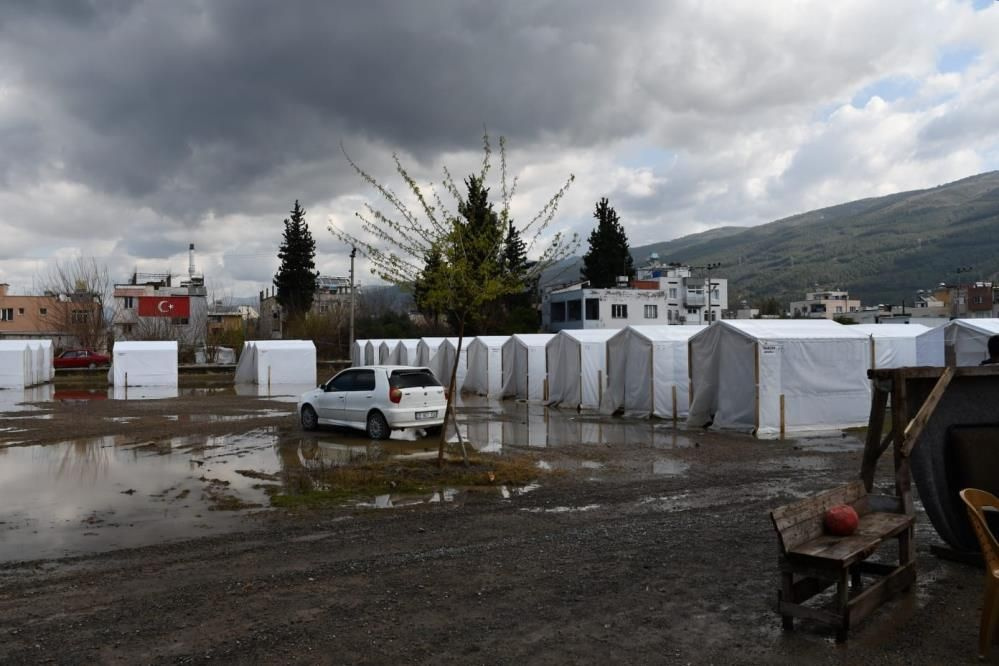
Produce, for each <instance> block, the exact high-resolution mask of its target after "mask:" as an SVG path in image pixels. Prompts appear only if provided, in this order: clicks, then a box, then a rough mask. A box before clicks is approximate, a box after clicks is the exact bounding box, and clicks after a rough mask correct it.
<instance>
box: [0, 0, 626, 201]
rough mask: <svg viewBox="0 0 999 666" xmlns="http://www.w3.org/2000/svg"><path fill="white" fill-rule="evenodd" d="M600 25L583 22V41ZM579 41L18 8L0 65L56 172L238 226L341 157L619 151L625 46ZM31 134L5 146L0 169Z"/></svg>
mask: <svg viewBox="0 0 999 666" xmlns="http://www.w3.org/2000/svg"><path fill="white" fill-rule="evenodd" d="M601 7H602V5H599V4H595V5H594V6H593V7H589V8H587V9H586V10H585V12H584V11H583V10H582V8H580V13H586V14H587V25H592V26H600V25H601V23H600V20H599V19H600V16H599V15H600V13H601V12H612V10H610V9H601ZM636 9H637V7H632V8H631V10H632V11H635V10H636ZM575 13H576V12H573V13H572V14H575ZM573 23H574V21H573V20H572V18H571V16H570V17H567V16H566V15H565V13H564V12H562V11H560V10H558V9H557V8H556V7H555V6H552V5H547V4H544V3H542V4H533V3H532V4H522V5H504V4H503V3H494V2H467V3H443V2H428V3H425V2H419V3H416V2H364V3H357V2H345V3H332V2H319V1H317V2H312V3H306V2H296V3H275V2H268V1H260V2H246V1H232V2H224V1H219V2H204V3H201V2H147V3H134V4H130V5H125V4H121V3H115V4H111V5H105V4H102V3H94V4H85V5H80V6H77V3H55V2H53V3H50V4H46V5H42V6H39V7H37V8H36V9H35V10H33V9H32V5H30V4H28V3H19V4H18V5H17V7H16V8H15V10H14V11H11V12H10V13H9V15H8V20H6V21H4V23H3V25H2V28H0V30H2V33H0V36H2V40H3V42H4V43H5V44H6V47H2V46H0V49H2V51H0V52H2V53H3V54H4V55H5V56H6V58H5V59H6V60H7V61H8V62H11V63H17V64H16V68H15V69H13V70H10V71H8V74H11V73H12V74H13V75H14V76H15V77H16V79H17V80H18V81H19V83H20V85H21V86H23V87H24V88H25V89H27V90H29V91H31V92H32V93H34V94H36V95H37V96H38V97H39V98H42V99H44V100H46V102H47V104H48V105H49V112H50V114H51V115H48V116H47V117H46V118H45V121H46V123H47V126H46V127H45V132H46V134H47V138H46V143H47V144H48V147H49V150H50V154H49V155H48V157H49V159H59V160H61V161H62V162H63V163H64V168H65V170H66V173H67V174H68V176H69V177H71V178H73V179H74V180H78V181H80V182H83V183H86V184H88V185H89V186H91V187H93V188H94V189H97V190H101V191H105V192H110V193H114V194H118V195H124V196H127V197H130V198H134V199H139V200H143V201H148V202H150V203H152V204H153V205H154V206H156V207H157V208H158V209H159V210H161V211H163V212H166V213H168V214H174V215H181V216H183V215H184V214H185V213H190V214H193V215H197V214H199V213H201V212H203V211H204V210H206V209H210V208H216V207H217V206H219V205H220V204H221V206H222V207H223V208H229V209H238V208H239V204H238V195H239V194H240V192H242V191H243V190H244V189H245V188H247V187H249V186H251V185H252V184H254V183H257V182H259V181H260V180H261V179H264V178H266V177H268V176H269V175H270V174H272V173H273V172H274V171H275V170H276V169H280V168H282V167H285V166H287V165H290V164H295V163H308V162H314V161H321V160H328V159H331V158H338V157H339V147H338V146H339V143H340V141H341V140H344V139H351V138H353V139H355V140H356V139H365V138H367V139H370V140H375V141H377V142H381V143H383V144H385V145H387V146H390V147H391V148H392V149H393V150H401V151H404V152H408V153H410V154H412V155H414V156H416V157H417V158H421V157H426V158H431V157H432V156H434V155H436V154H437V153H438V152H439V151H446V150H450V149H457V148H459V147H461V148H465V147H468V146H469V143H470V140H474V137H475V136H477V135H478V134H479V133H481V131H482V125H483V123H488V124H489V125H490V126H491V127H493V128H494V129H495V130H496V131H498V132H503V133H505V134H506V135H507V136H509V137H510V138H511V139H514V140H516V139H524V140H528V141H529V140H531V139H533V138H535V137H538V136H541V135H552V134H561V135H565V136H568V137H573V136H575V137H576V138H577V140H578V139H579V137H581V136H582V135H583V134H584V133H585V135H586V136H587V141H589V142H593V141H599V140H601V139H603V138H607V137H608V136H612V135H614V134H615V132H617V131H618V130H616V129H615V124H614V123H605V122H603V121H602V120H599V119H598V118H596V117H591V116H590V115H589V114H590V113H591V112H593V111H594V110H596V109H598V108H599V107H600V104H599V103H598V100H599V98H595V97H594V94H595V93H597V91H598V90H600V88H602V87H605V89H607V88H606V87H607V86H610V85H612V83H613V82H612V81H611V80H610V79H612V78H613V72H614V67H613V65H612V64H611V63H613V60H612V59H611V58H608V57H607V53H606V51H605V49H604V48H603V47H609V46H610V44H611V41H612V39H616V38H619V37H620V35H619V34H612V33H610V32H608V33H606V34H602V33H601V32H600V30H599V29H596V28H589V29H585V28H583V27H582V26H581V25H573ZM32 129H35V130H36V131H37V128H22V129H21V130H20V131H19V132H18V133H17V134H16V135H9V136H8V135H6V134H5V135H0V141H3V142H4V145H3V148H4V149H5V152H7V149H9V148H11V147H12V146H16V145H17V142H18V141H21V142H22V143H23V141H24V139H23V137H24V136H26V135H29V134H30V131H31V130H32ZM622 131H623V130H622ZM349 142H350V141H348V143H349ZM21 148H22V150H23V149H24V147H23V146H22V147H21ZM338 161H339V162H340V167H341V168H342V166H343V165H342V160H338ZM223 212H225V211H223Z"/></svg>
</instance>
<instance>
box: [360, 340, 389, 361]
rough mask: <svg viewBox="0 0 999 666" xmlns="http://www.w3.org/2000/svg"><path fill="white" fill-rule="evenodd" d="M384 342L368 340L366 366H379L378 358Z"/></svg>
mask: <svg viewBox="0 0 999 666" xmlns="http://www.w3.org/2000/svg"><path fill="white" fill-rule="evenodd" d="M382 342H384V340H381V339H378V340H368V341H367V343H366V344H365V345H364V365H378V363H379V359H378V356H379V354H380V353H381V348H382Z"/></svg>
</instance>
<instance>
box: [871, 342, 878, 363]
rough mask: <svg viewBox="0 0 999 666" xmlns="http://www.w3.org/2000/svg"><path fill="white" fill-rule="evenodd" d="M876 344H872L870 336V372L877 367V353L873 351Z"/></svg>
mask: <svg viewBox="0 0 999 666" xmlns="http://www.w3.org/2000/svg"><path fill="white" fill-rule="evenodd" d="M875 345H876V343H875V342H874V336H873V335H872V336H871V370H874V369H875V368H877V367H878V357H877V351H876V349H875Z"/></svg>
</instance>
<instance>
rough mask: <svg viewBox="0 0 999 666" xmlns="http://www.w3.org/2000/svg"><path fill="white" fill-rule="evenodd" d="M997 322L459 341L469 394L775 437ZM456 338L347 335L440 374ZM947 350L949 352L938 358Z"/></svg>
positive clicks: (977, 342)
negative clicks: (873, 375) (874, 378)
mask: <svg viewBox="0 0 999 666" xmlns="http://www.w3.org/2000/svg"><path fill="white" fill-rule="evenodd" d="M996 334H999V319H959V320H953V321H951V322H950V323H949V324H947V325H946V326H943V327H938V328H929V327H926V326H923V325H920V324H906V325H901V324H875V325H853V326H844V325H841V324H838V323H836V322H833V321H829V320H723V321H720V322H718V323H717V324H715V325H712V326H710V327H707V326H629V327H627V328H624V329H620V330H606V329H589V330H565V331H561V332H560V333H558V334H557V335H550V334H531V335H512V336H479V337H476V338H471V339H469V340H467V341H463V342H464V344H463V345H462V347H463V348H462V350H461V354H462V356H463V357H464V359H463V360H462V361H461V362H459V364H458V380H457V386H458V388H459V390H462V391H464V392H468V393H475V394H479V395H484V396H489V397H493V398H499V397H516V398H520V399H526V400H531V401H545V402H547V403H548V404H550V405H557V406H564V407H571V408H582V409H599V410H600V411H601V412H603V413H605V414H612V413H616V412H624V413H625V414H626V415H634V416H657V417H660V418H667V419H680V418H686V419H687V421H688V423H690V424H691V425H696V426H706V425H714V426H716V427H720V428H733V429H743V430H751V431H754V432H756V433H757V434H758V435H759V436H776V435H777V434H778V433H779V432H781V431H784V432H803V431H808V430H831V429H835V428H843V427H852V426H858V425H863V424H865V423H866V422H867V418H868V415H869V411H870V397H871V394H870V381H869V380H868V378H867V370H868V369H870V368H894V367H911V366H943V365H945V364H946V363H947V362H950V363H952V364H956V365H978V364H979V363H981V361H983V360H984V359H985V358H986V357H987V355H988V354H987V351H986V345H987V341H988V338H989V337H990V336H992V335H996ZM457 347H458V340H457V338H421V339H419V340H358V341H357V342H355V345H354V348H353V349H352V360H353V362H354V364H355V365H374V364H383V365H418V366H426V367H428V368H430V369H431V371H433V372H434V374H435V375H436V376H437V377H438V378H439V379H440V380H441V382H442V383H447V382H448V381H449V379H450V377H449V376H448V374H447V373H448V372H449V371H450V369H451V367H452V365H453V360H454V357H455V354H456V352H457ZM948 355H951V357H950V358H948Z"/></svg>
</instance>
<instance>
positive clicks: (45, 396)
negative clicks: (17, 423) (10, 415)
mask: <svg viewBox="0 0 999 666" xmlns="http://www.w3.org/2000/svg"><path fill="white" fill-rule="evenodd" d="M54 392H55V388H54V387H53V386H52V384H42V385H41V386H32V387H29V388H25V389H0V412H30V411H35V410H37V409H39V407H37V406H35V405H31V404H28V403H32V402H48V401H49V400H52V395H53V393H54Z"/></svg>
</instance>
